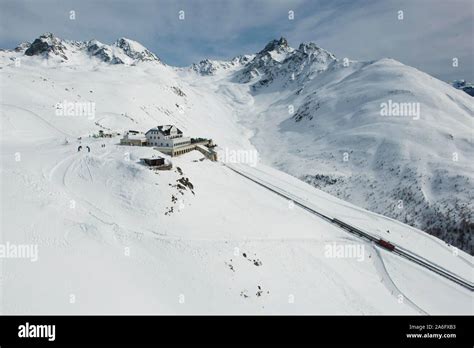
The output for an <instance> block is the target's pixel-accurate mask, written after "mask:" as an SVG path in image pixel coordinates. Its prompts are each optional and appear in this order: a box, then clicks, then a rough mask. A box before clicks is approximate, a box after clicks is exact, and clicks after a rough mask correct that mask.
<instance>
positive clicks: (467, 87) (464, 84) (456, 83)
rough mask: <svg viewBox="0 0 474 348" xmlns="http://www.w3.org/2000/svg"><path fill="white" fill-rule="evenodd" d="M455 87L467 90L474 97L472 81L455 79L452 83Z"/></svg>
mask: <svg viewBox="0 0 474 348" xmlns="http://www.w3.org/2000/svg"><path fill="white" fill-rule="evenodd" d="M452 85H453V87H454V88H457V89H460V90H461V91H464V92H466V93H467V94H469V95H470V96H471V97H474V84H473V83H471V82H466V80H455V81H453V83H452Z"/></svg>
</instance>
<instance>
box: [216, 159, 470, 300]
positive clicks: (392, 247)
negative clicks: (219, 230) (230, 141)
mask: <svg viewBox="0 0 474 348" xmlns="http://www.w3.org/2000/svg"><path fill="white" fill-rule="evenodd" d="M223 165H224V166H226V167H227V168H229V169H230V170H232V171H233V172H235V173H237V174H239V175H241V176H243V177H244V178H246V179H248V180H250V181H252V182H254V183H256V184H257V185H260V186H262V187H264V188H266V189H267V190H269V191H271V192H273V193H275V194H277V195H279V196H280V197H283V198H285V199H287V200H289V201H292V202H293V203H294V204H295V205H297V206H299V207H300V208H302V209H304V210H306V211H308V212H310V213H311V214H313V215H316V216H318V217H319V218H321V219H324V220H326V221H328V222H329V223H331V224H333V225H335V226H337V227H338V228H340V229H343V230H345V231H346V232H348V233H351V234H353V235H356V236H358V237H359V238H362V239H365V240H367V241H370V242H373V243H374V244H375V245H376V246H378V247H381V248H384V249H386V250H388V251H389V252H392V253H394V254H397V255H398V256H400V257H403V258H405V259H406V260H409V261H411V262H413V263H416V264H418V265H419V266H421V267H424V268H426V269H428V270H430V271H432V272H434V273H436V274H438V275H440V276H442V277H444V278H446V279H448V280H450V281H452V282H454V283H457V284H458V285H460V286H462V287H464V288H466V289H468V290H470V291H474V285H473V284H472V283H471V282H469V281H467V280H465V279H463V278H461V277H459V276H457V275H455V274H453V273H452V272H450V271H448V270H446V269H444V268H442V267H441V266H438V265H436V264H434V263H432V262H431V261H429V260H426V259H424V258H423V257H421V256H419V255H416V254H414V253H412V252H410V251H409V250H407V249H405V248H402V247H401V246H398V245H396V244H392V243H390V242H388V241H385V240H383V239H380V238H379V237H375V236H373V235H371V234H369V233H367V232H365V231H362V230H361V229H359V228H357V227H355V226H352V225H350V224H348V223H345V222H344V221H341V220H339V219H336V218H332V217H329V216H327V215H325V214H322V213H321V212H319V211H317V210H315V209H313V208H311V207H308V206H307V205H306V204H304V203H302V202H300V201H299V200H298V199H297V198H296V197H292V195H291V194H289V193H287V192H282V190H279V189H278V187H276V186H274V185H272V184H269V183H266V182H263V181H261V180H259V179H258V178H255V177H253V176H252V175H249V174H248V173H244V172H242V171H240V170H238V169H237V168H234V167H233V166H232V165H229V164H225V163H223Z"/></svg>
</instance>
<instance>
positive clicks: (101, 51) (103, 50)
mask: <svg viewBox="0 0 474 348" xmlns="http://www.w3.org/2000/svg"><path fill="white" fill-rule="evenodd" d="M15 51H16V52H24V53H25V55H27V56H41V57H44V58H53V59H54V58H57V59H59V60H60V62H62V63H65V62H68V61H71V62H73V63H77V58H78V57H81V56H84V55H85V56H90V57H94V58H97V59H98V60H100V61H102V62H105V63H109V64H126V65H134V64H137V63H139V62H157V63H160V59H159V58H158V57H157V56H156V55H155V54H153V53H152V52H150V51H149V50H148V49H146V48H145V47H143V46H142V45H141V44H139V43H138V42H136V41H133V40H130V39H126V38H120V39H118V40H117V41H116V42H114V43H113V44H112V45H105V44H103V43H101V42H99V41H97V40H90V41H68V40H62V39H59V38H57V37H56V36H54V35H53V34H52V33H45V34H43V35H41V36H40V37H38V38H37V39H36V40H34V41H33V43H31V44H30V43H28V42H24V43H22V44H20V45H19V46H18V47H17V48H16V49H15Z"/></svg>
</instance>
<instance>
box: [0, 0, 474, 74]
mask: <svg viewBox="0 0 474 348" xmlns="http://www.w3.org/2000/svg"><path fill="white" fill-rule="evenodd" d="M71 10H74V11H75V13H76V18H75V20H70V17H69V16H70V11H71ZM180 10H184V13H185V19H184V20H179V18H178V16H179V11H180ZM288 11H294V20H290V19H289V18H288ZM399 11H403V20H399V19H398V16H399ZM0 19H1V21H0V47H1V48H14V47H15V46H16V45H17V44H18V43H20V42H22V41H33V40H34V39H35V38H36V37H38V36H39V35H40V34H41V33H44V32H52V33H54V34H55V35H56V36H59V37H61V38H63V39H71V40H89V39H93V38H94V39H97V40H99V41H102V42H104V43H112V42H113V41H115V40H116V39H117V38H119V37H122V36H123V37H127V38H130V39H134V40H136V41H139V42H140V43H142V44H143V45H144V46H146V47H147V48H149V49H150V50H151V51H153V52H154V53H156V54H157V55H158V56H159V57H160V58H161V59H162V60H163V61H164V62H165V63H167V64H169V65H175V66H184V65H189V64H191V63H193V62H197V61H199V60H202V59H204V58H213V59H228V58H231V57H233V56H236V55H240V54H245V53H254V52H256V51H259V50H260V49H262V48H263V46H264V45H265V44H266V43H267V42H268V41H270V40H271V39H274V38H279V37H280V36H284V37H286V38H287V39H288V41H289V43H290V45H291V46H293V47H297V46H298V45H299V44H300V42H302V41H314V42H316V43H317V44H318V45H319V46H320V47H323V48H325V49H327V50H329V51H331V52H332V53H334V54H335V55H336V56H337V57H340V58H343V57H349V58H350V59H355V60H374V59H378V58H382V57H392V58H395V59H397V60H399V61H401V62H403V63H405V64H408V65H412V66H414V67H416V68H418V69H420V70H423V71H425V72H427V73H430V74H432V75H434V76H436V77H438V78H440V79H443V80H454V79H461V78H463V79H467V80H470V81H474V68H473V64H474V48H473V44H472V42H473V34H474V32H473V31H474V29H473V23H474V1H473V0H76V1H73V0H0ZM453 58H458V61H459V66H458V67H453V64H452V62H453Z"/></svg>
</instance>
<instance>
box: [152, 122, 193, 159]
mask: <svg viewBox="0 0 474 348" xmlns="http://www.w3.org/2000/svg"><path fill="white" fill-rule="evenodd" d="M145 136H146V140H147V141H146V142H147V145H148V146H154V147H156V149H157V150H158V151H160V152H163V153H166V154H169V155H171V156H176V155H180V154H182V153H185V152H189V151H191V150H193V149H194V146H193V147H192V146H191V138H189V137H183V132H182V131H181V130H180V129H179V128H178V127H176V126H173V125H165V126H158V127H155V128H152V129H150V130H149V131H148V132H146V133H145Z"/></svg>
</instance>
